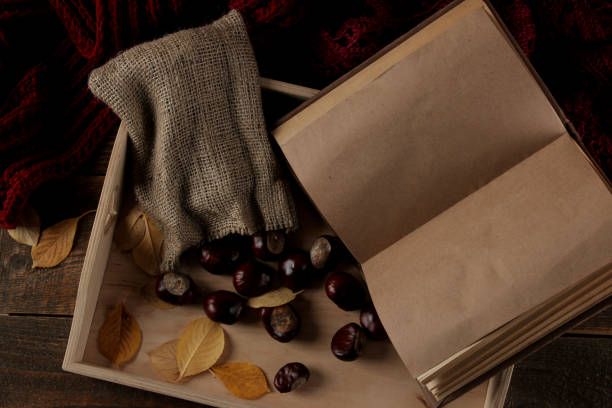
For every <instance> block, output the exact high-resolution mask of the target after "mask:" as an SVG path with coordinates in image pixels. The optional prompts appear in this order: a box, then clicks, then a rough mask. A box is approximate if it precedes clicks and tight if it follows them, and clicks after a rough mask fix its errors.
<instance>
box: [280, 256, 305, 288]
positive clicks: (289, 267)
mask: <svg viewBox="0 0 612 408" xmlns="http://www.w3.org/2000/svg"><path fill="white" fill-rule="evenodd" d="M278 272H279V274H280V279H281V282H282V284H283V286H286V287H288V288H289V289H291V290H292V291H294V292H295V291H297V290H301V289H304V288H305V287H306V286H308V284H309V283H310V279H311V274H312V272H311V268H310V257H309V256H308V253H307V252H305V251H302V250H299V249H294V250H292V251H289V252H287V253H286V254H285V255H284V256H283V257H282V258H281V259H280V260H279V262H278Z"/></svg>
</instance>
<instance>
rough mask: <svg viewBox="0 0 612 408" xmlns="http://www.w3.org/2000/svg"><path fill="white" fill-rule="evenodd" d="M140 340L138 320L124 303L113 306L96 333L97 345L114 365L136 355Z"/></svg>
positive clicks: (118, 364)
mask: <svg viewBox="0 0 612 408" xmlns="http://www.w3.org/2000/svg"><path fill="white" fill-rule="evenodd" d="M141 342H142V332H141V330H140V326H139V325H138V322H137V321H136V319H135V318H134V316H132V314H131V313H130V312H129V311H128V310H127V309H126V307H125V303H123V302H121V303H120V304H118V305H117V306H115V307H114V308H113V309H112V310H111V311H110V312H109V313H108V315H107V316H106V320H105V321H104V324H103V325H102V327H100V331H99V333H98V346H99V347H100V352H101V353H102V355H104V357H106V358H108V359H109V360H110V361H111V362H112V363H113V364H114V365H115V366H117V367H118V366H120V365H121V364H123V363H125V362H126V361H129V360H131V359H132V357H134V355H136V353H137V352H138V349H139V348H140V343H141Z"/></svg>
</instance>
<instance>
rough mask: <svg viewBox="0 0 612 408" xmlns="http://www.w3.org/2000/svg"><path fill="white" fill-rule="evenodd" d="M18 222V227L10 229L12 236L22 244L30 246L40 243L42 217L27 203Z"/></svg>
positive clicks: (9, 232)
mask: <svg viewBox="0 0 612 408" xmlns="http://www.w3.org/2000/svg"><path fill="white" fill-rule="evenodd" d="M18 222H19V225H18V226H17V228H15V229H10V230H8V234H9V235H10V237H11V238H13V239H14V240H15V241H17V242H19V243H21V244H26V245H29V246H35V245H36V244H38V238H39V237H40V217H39V216H38V214H36V211H34V209H33V208H32V207H30V206H29V205H27V204H26V205H25V207H24V208H23V212H22V213H21V216H20V217H19V221H18Z"/></svg>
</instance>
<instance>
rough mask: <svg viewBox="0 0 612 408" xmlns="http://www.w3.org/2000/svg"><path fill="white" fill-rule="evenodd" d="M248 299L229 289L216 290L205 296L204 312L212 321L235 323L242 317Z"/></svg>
mask: <svg viewBox="0 0 612 408" xmlns="http://www.w3.org/2000/svg"><path fill="white" fill-rule="evenodd" d="M245 306H246V300H245V299H244V298H243V297H241V296H238V295H237V294H236V293H234V292H230V291H228V290H216V291H214V292H211V293H209V294H208V295H207V296H206V297H205V298H204V313H206V316H208V318H209V319H210V320H212V321H215V322H219V323H224V324H234V323H236V322H237V321H238V319H240V316H241V315H242V312H243V310H244V309H245Z"/></svg>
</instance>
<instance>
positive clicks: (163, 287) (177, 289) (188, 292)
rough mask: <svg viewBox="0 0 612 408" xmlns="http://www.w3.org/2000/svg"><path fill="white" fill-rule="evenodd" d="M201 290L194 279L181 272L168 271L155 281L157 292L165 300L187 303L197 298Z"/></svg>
mask: <svg viewBox="0 0 612 408" xmlns="http://www.w3.org/2000/svg"><path fill="white" fill-rule="evenodd" d="M198 293H199V290H198V288H197V287H196V285H195V283H194V282H193V280H192V279H191V278H190V277H189V276H187V275H185V274H184V273H180V272H166V273H163V274H161V275H159V276H158V277H157V280H156V281H155V294H156V295H157V297H158V298H160V299H161V300H163V301H164V302H168V303H170V304H173V305H186V304H190V303H194V302H195V301H196V300H197V296H198Z"/></svg>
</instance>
